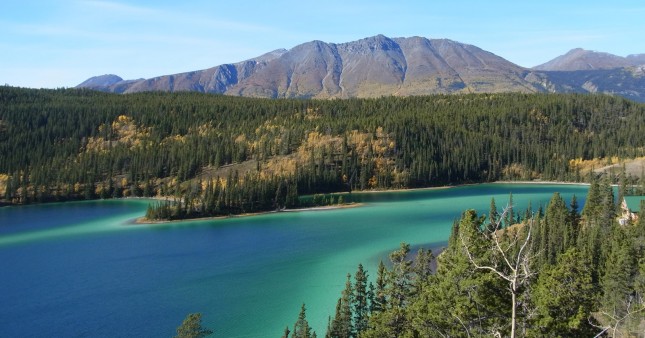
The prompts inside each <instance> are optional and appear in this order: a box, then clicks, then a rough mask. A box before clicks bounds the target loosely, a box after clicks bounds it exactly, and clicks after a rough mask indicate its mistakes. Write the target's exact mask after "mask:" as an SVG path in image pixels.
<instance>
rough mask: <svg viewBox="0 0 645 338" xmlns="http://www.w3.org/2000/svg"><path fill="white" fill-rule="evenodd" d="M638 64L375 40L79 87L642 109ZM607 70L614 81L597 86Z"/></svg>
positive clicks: (583, 53)
mask: <svg viewBox="0 0 645 338" xmlns="http://www.w3.org/2000/svg"><path fill="white" fill-rule="evenodd" d="M643 61H645V54H638V55H630V56H628V57H626V58H623V57H619V56H615V55H611V54H608V53H598V52H592V51H587V50H583V49H574V50H572V51H570V52H569V53H567V54H565V55H563V56H560V57H558V58H556V59H554V60H551V61H549V62H547V63H545V64H543V65H540V66H537V67H535V68H533V69H526V68H523V67H520V66H518V65H516V64H513V63H512V62H509V61H507V60H505V59H504V58H502V57H499V56H497V55H495V54H493V53H490V52H488V51H485V50H482V49H481V48H478V47H476V46H473V45H468V44H463V43H459V42H456V41H451V40H447V39H427V38H423V37H410V38H393V39H392V38H388V37H386V36H383V35H377V36H373V37H368V38H365V39H361V40H357V41H352V42H347V43H340V44H335V43H326V42H322V41H311V42H307V43H303V44H301V45H298V46H296V47H294V48H292V49H290V50H285V49H279V50H276V51H273V52H269V53H266V54H264V55H261V56H259V57H256V58H253V59H250V60H246V61H242V62H238V63H233V64H224V65H219V66H216V67H212V68H209V69H204V70H198V71H192V72H186V73H180V74H172V75H164V76H159V77H154V78H151V79H140V80H129V81H124V80H122V79H121V78H119V77H117V76H115V75H104V76H99V77H94V78H91V79H89V80H87V81H85V82H83V83H81V84H80V85H78V87H83V88H90V89H94V90H101V91H107V92H115V93H135V92H145V91H166V92H177V91H198V92H204V93H217V94H226V95H234V96H248V97H268V98H288V97H295V98H349V97H379V96H389V95H398V96H408V95H427V94H436V93H441V94H451V93H499V92H576V93H586V92H591V93H595V92H601V93H609V94H617V95H622V96H625V97H628V98H631V99H635V100H639V101H645V86H642V82H643V81H642V73H643V68H642V66H638V65H642V64H644V63H645V62H643ZM626 67H627V68H626ZM608 69H611V70H613V72H612V74H613V75H612V76H611V77H609V78H603V76H605V75H606V72H605V71H606V70H608ZM617 69H622V71H618V70H617ZM581 71H582V72H589V73H579V72H581ZM556 72H562V73H557V74H556Z"/></svg>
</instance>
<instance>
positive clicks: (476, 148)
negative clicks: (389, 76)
mask: <svg viewBox="0 0 645 338" xmlns="http://www.w3.org/2000/svg"><path fill="white" fill-rule="evenodd" d="M643 121H645V106H644V105H642V104H637V103H634V102H631V101H628V100H625V99H622V98H618V97H612V96H602V95H560V94H548V95H547V94H519V93H517V94H477V95H474V94H473V95H454V96H449V95H435V96H419V97H406V98H401V97H384V98H379V99H347V100H304V99H280V100H271V99H252V98H240V97H230V96H218V95H207V94H197V93H141V94H130V95H117V94H106V93H100V92H95V91H89V90H77V89H59V90H33V89H21V88H14V87H8V86H4V87H0V153H1V154H2V161H0V196H1V198H2V201H3V202H4V203H7V204H24V203H33V202H48V201H65V200H79V199H97V198H118V197H129V196H166V197H169V198H170V200H173V201H174V202H172V203H171V202H164V203H161V202H160V203H159V204H158V205H153V206H151V208H150V210H149V213H148V216H149V218H151V219H161V218H163V219H172V218H187V217H199V216H216V215H229V214H239V213H246V212H255V211H266V210H279V209H282V208H285V207H287V208H288V207H297V206H298V205H299V204H300V203H301V199H300V198H299V196H303V195H309V194H327V193H332V192H344V191H352V190H369V189H391V188H415V187H427V186H439V185H447V184H460V183H470V182H485V181H494V180H500V179H506V180H525V179H536V178H539V179H544V180H559V181H561V180H566V181H580V180H586V179H588V175H587V174H586V173H585V172H582V171H581V169H580V168H581V166H579V165H578V164H580V163H585V161H588V160H597V159H609V158H634V157H637V156H643V155H644V154H645V148H644V146H645V133H643ZM628 180H631V181H632V182H634V183H636V180H637V177H629V178H628ZM318 201H319V202H320V201H322V202H320V203H322V204H329V203H337V202H338V201H337V200H335V201H332V198H329V197H323V198H320V199H319V200H318Z"/></svg>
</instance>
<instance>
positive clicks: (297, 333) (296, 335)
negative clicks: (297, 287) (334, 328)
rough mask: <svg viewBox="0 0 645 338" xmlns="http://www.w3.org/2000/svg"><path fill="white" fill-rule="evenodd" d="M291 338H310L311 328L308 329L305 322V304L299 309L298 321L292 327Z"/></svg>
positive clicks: (307, 324)
mask: <svg viewBox="0 0 645 338" xmlns="http://www.w3.org/2000/svg"><path fill="white" fill-rule="evenodd" d="M291 338H312V331H311V327H309V322H308V321H307V314H306V309H305V304H302V307H301V308H300V313H299V314H298V320H297V321H296V323H295V324H294V325H293V331H292V335H291Z"/></svg>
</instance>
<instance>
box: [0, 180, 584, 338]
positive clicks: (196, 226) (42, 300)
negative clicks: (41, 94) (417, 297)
mask: <svg viewBox="0 0 645 338" xmlns="http://www.w3.org/2000/svg"><path fill="white" fill-rule="evenodd" d="M511 191H512V192H513V199H514V201H515V210H516V211H518V212H519V211H521V212H523V210H524V208H525V207H526V205H527V203H528V201H529V200H530V201H531V203H532V205H533V208H534V209H537V207H538V205H539V204H540V203H542V204H544V205H546V203H547V202H548V200H549V199H550V197H551V195H552V193H553V192H555V191H558V192H560V193H561V194H562V195H563V196H564V197H565V199H566V200H567V201H568V200H569V199H570V197H571V195H572V194H574V193H575V194H576V195H577V197H578V201H579V203H580V206H581V207H582V205H583V202H584V195H585V194H586V191H587V187H585V186H573V185H527V184H513V185H510V184H486V185H474V186H466V187H457V188H451V189H443V190H419V191H406V192H396V193H394V192H392V193H363V194H354V196H353V198H354V199H356V200H361V201H363V202H364V203H365V206H363V207H359V208H352V209H341V210H331V211H309V212H284V213H274V214H267V215H261V216H253V217H244V218H230V219H225V220H209V221H188V222H180V223H172V224H165V225H133V224H131V221H132V220H133V219H135V218H136V217H139V216H141V215H143V213H144V212H145V208H146V206H147V204H148V201H145V200H116V201H96V202H74V203H60V204H49V205H34V206H25V207H9V208H0V271H1V272H0V337H43V336H47V337H172V336H173V335H174V334H175V329H176V327H177V326H178V325H179V324H181V321H182V320H183V318H184V317H185V316H186V314H188V313H190V312H201V313H202V314H203V320H204V324H205V325H206V326H208V327H210V328H211V329H213V330H214V331H215V336H217V337H279V336H280V335H281V334H282V331H283V330H284V327H285V326H286V325H289V326H293V323H294V322H295V320H296V317H297V314H298V311H299V309H300V304H302V303H303V302H304V303H306V304H307V308H308V319H309V321H310V323H311V324H312V325H313V327H314V329H316V330H317V332H318V335H319V336H322V335H324V328H325V326H326V323H327V316H329V315H333V311H334V307H335V303H336V299H337V298H338V297H339V295H340V291H341V290H342V288H343V286H344V282H345V275H346V274H347V273H348V272H350V273H352V274H353V273H354V271H355V270H356V266H357V265H358V263H363V264H364V265H365V266H366V268H367V269H368V271H369V273H370V275H372V274H373V272H374V273H375V271H376V265H377V264H378V261H379V260H381V259H386V257H387V253H388V252H390V251H392V250H394V249H396V248H397V247H398V245H399V243H400V242H403V241H405V242H408V243H410V244H412V245H413V246H421V245H425V246H432V247H437V246H441V245H442V243H444V242H445V241H446V240H447V238H448V235H449V232H450V226H451V224H452V221H453V220H455V219H457V218H459V215H460V213H461V212H462V211H463V210H464V209H466V208H474V209H476V210H478V211H479V212H480V213H487V212H488V207H489V204H490V198H491V197H495V199H496V202H497V206H498V208H499V209H501V208H502V207H503V206H504V205H505V204H506V203H507V201H508V194H509V192H511Z"/></svg>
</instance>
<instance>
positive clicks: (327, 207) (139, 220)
mask: <svg viewBox="0 0 645 338" xmlns="http://www.w3.org/2000/svg"><path fill="white" fill-rule="evenodd" d="M364 205H365V204H364V203H347V204H339V205H325V206H320V207H311V208H300V209H283V210H279V211H277V210H273V211H262V212H250V213H244V214H239V215H229V216H212V217H197V218H187V219H175V220H168V221H151V220H148V219H146V218H145V217H139V218H137V219H136V220H134V222H133V223H132V224H169V223H178V222H190V221H209V220H221V219H229V218H239V217H251V216H259V215H268V214H276V213H281V212H301V211H324V210H336V209H349V208H358V207H362V206H364Z"/></svg>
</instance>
